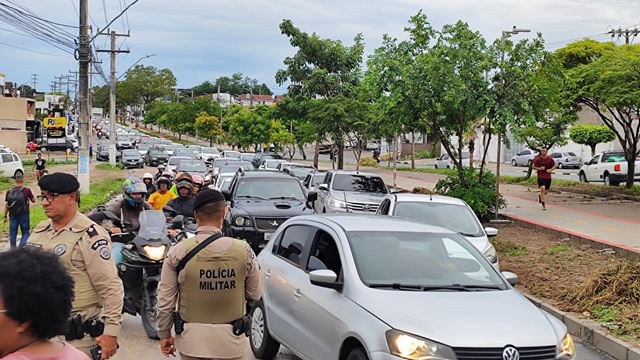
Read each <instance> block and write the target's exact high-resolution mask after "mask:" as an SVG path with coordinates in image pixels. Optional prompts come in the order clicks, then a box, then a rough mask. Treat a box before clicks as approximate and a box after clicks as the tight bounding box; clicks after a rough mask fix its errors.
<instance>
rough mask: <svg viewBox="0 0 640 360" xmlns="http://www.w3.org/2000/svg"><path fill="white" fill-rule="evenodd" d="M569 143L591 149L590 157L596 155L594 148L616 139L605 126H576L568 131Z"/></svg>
mask: <svg viewBox="0 0 640 360" xmlns="http://www.w3.org/2000/svg"><path fill="white" fill-rule="evenodd" d="M569 137H570V138H571V141H573V142H574V143H576V144H581V145H587V146H589V148H591V156H595V155H596V146H597V145H598V144H602V143H606V142H609V141H613V140H615V139H616V134H615V133H614V132H613V131H611V129H609V128H608V127H607V126H606V125H591V124H578V125H576V126H574V127H572V128H571V130H569Z"/></svg>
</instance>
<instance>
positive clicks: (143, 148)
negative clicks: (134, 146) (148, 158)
mask: <svg viewBox="0 0 640 360" xmlns="http://www.w3.org/2000/svg"><path fill="white" fill-rule="evenodd" d="M151 146H152V144H151V143H144V144H140V145H138V150H141V151H147V150H149V148H151Z"/></svg>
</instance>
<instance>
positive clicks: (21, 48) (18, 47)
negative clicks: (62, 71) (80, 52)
mask: <svg viewBox="0 0 640 360" xmlns="http://www.w3.org/2000/svg"><path fill="white" fill-rule="evenodd" d="M0 44H2V45H6V46H10V47H12V48H16V49H20V50H24V51H29V52H32V53H36V54H42V55H49V56H57V57H65V58H66V57H67V56H65V55H56V54H51V53H46V52H42V51H37V50H31V49H25V48H23V47H20V46H15V45H11V44H7V43H4V42H2V41H0Z"/></svg>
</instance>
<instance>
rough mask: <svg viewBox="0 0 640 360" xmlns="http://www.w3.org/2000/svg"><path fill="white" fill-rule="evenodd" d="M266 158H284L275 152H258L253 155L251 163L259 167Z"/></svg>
mask: <svg viewBox="0 0 640 360" xmlns="http://www.w3.org/2000/svg"><path fill="white" fill-rule="evenodd" d="M265 159H282V156H281V155H278V154H274V153H258V154H256V155H255V156H254V157H253V160H251V163H252V164H253V167H254V168H256V169H258V168H259V167H260V165H262V161H263V160H265Z"/></svg>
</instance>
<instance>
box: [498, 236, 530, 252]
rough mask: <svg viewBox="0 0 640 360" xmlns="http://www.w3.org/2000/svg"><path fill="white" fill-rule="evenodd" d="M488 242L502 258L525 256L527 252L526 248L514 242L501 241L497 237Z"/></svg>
mask: <svg viewBox="0 0 640 360" xmlns="http://www.w3.org/2000/svg"><path fill="white" fill-rule="evenodd" d="M490 241H491V244H493V246H494V247H495V248H496V251H497V252H498V253H499V254H500V255H503V256H519V255H525V254H527V253H528V252H529V250H528V249H527V247H526V246H524V245H520V244H518V243H516V242H514V241H510V240H502V239H500V238H499V237H495V238H493V239H491V240H490Z"/></svg>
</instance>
